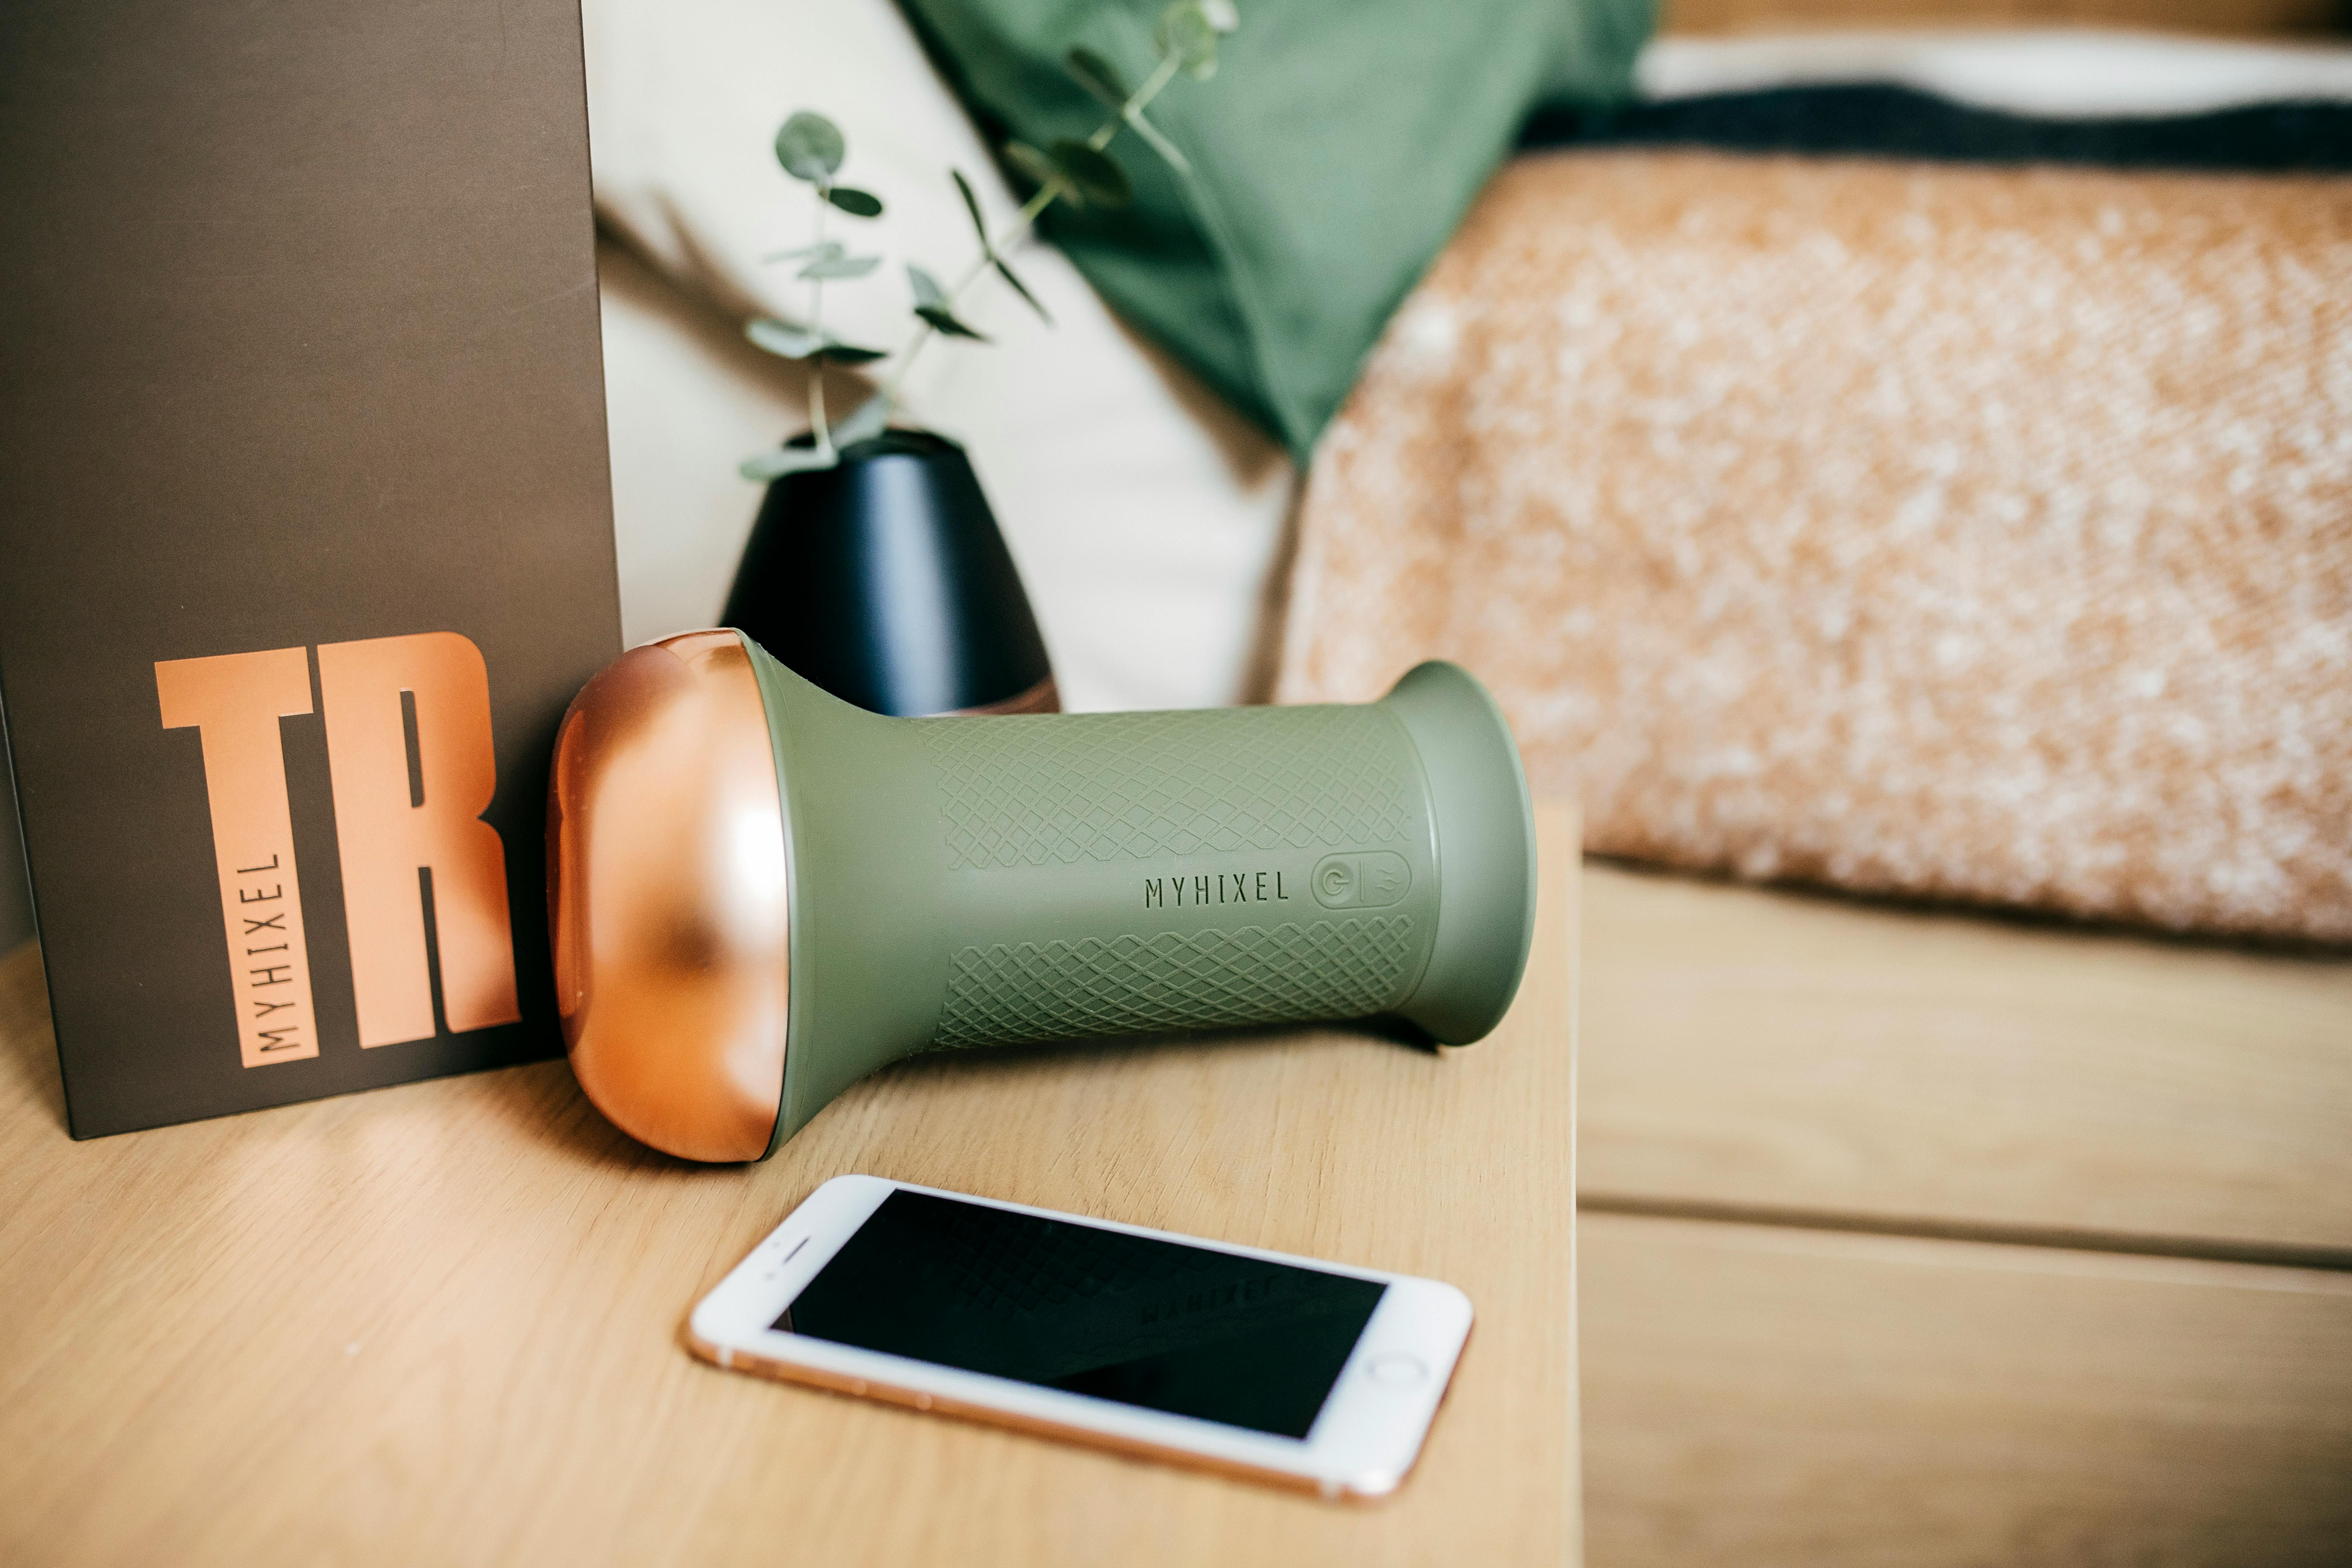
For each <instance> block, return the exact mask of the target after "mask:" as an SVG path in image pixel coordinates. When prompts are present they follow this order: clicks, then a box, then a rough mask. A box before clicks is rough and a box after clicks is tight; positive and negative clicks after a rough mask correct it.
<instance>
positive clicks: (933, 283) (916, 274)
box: [907, 261, 948, 310]
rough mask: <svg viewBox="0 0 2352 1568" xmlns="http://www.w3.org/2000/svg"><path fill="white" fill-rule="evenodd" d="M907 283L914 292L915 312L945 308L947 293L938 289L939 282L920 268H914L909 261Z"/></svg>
mask: <svg viewBox="0 0 2352 1568" xmlns="http://www.w3.org/2000/svg"><path fill="white" fill-rule="evenodd" d="M907 282H908V284H909V285H910V286H911V287H912V288H913V289H914V290H915V308H916V309H917V310H922V309H924V308H925V307H927V306H936V307H939V308H940V309H945V308H946V306H947V302H948V291H947V290H946V289H942V288H940V280H939V279H936V278H934V277H932V276H931V275H930V274H929V272H926V271H924V270H923V269H922V268H919V267H918V266H916V265H915V264H914V263H913V262H911V261H909V262H908V263H907Z"/></svg>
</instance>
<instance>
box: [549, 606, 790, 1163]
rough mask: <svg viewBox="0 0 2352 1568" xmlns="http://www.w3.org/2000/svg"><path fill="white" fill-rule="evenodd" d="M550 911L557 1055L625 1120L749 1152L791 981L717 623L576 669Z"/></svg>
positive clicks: (667, 1135) (756, 764)
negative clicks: (559, 1040)
mask: <svg viewBox="0 0 2352 1568" xmlns="http://www.w3.org/2000/svg"><path fill="white" fill-rule="evenodd" d="M549 795H550V798H549V803H548V804H549V811H548V865H549V867H550V868H551V871H552V872H553V875H552V876H551V878H550V879H549V884H548V901H549V910H548V914H549V921H550V924H551V928H552V934H553V939H554V947H555V982H556V993H557V1006H558V1010H559V1012H560V1013H561V1014H562V1019H563V1037H564V1043H565V1047H566V1048H567V1049H568V1050H569V1052H570V1053H571V1058H572V1071H573V1072H574V1074H576V1075H577V1076H578V1078H579V1079H580V1084H581V1087H582V1088H583V1089H584V1090H585V1091H586V1092H587V1095H588V1098H589V1099H590V1100H593V1101H594V1102H595V1105H596V1107H597V1109H598V1110H602V1111H603V1112H604V1114H605V1115H606V1116H608V1117H610V1118H611V1119H612V1121H614V1123H615V1124H616V1125H618V1126H619V1127H620V1128H621V1129H622V1131H625V1132H627V1133H629V1134H630V1135H631V1136H633V1137H635V1138H637V1139H640V1140H642V1141H643V1142H647V1143H650V1144H652V1145H654V1146H655V1147H656V1148H658V1149H664V1150H667V1151H668V1152H671V1153H674V1154H677V1155H680V1156H683V1157H684V1158H687V1159H690V1160H707V1161H735V1160H756V1159H758V1158H760V1157H761V1154H763V1153H764V1152H766V1151H767V1148H768V1144H769V1142H770V1139H771V1137H772V1134H773V1133H774V1131H775V1125H776V1116H777V1112H778V1110H779V1106H780V1103H781V1099H782V1086H783V1076H784V1074H783V1069H784V1049H785V1038H784V1032H785V1019H786V1011H787V1004H788V1001H789V999H790V995H791V943H790V931H789V926H788V920H787V915H788V906H787V898H786V883H787V875H786V860H785V847H784V839H783V811H782V797H781V795H780V793H779V790H778V784H777V778H776V766H775V756H774V752H773V751H772V749H771V744H770V742H769V736H768V721H767V716H766V713H765V710H764V709H763V708H762V705H761V698H760V689H759V684H758V681H757V679H756V678H755V677H754V676H753V674H752V670H751V659H750V657H749V656H748V655H747V654H746V653H745V651H744V648H743V644H742V641H741V639H740V637H737V636H736V634H735V633H733V632H731V631H713V632H692V633H688V634H687V635H685V636H682V637H670V638H667V639H666V640H664V641H661V642H657V643H650V644H647V645H646V646H645V647H639V648H635V649H632V650H631V651H630V652H628V653H626V654H625V655H623V656H622V657H621V658H619V659H618V660H616V661H615V662H614V663H613V664H611V665H609V666H607V667H606V668H604V671H603V672H602V673H601V674H599V675H598V676H597V677H596V678H595V679H593V680H592V681H590V682H589V683H588V685H587V687H586V688H585V689H583V690H582V691H581V693H580V695H579V697H578V698H576V699H574V700H573V701H572V710H571V711H570V712H569V713H568V714H566V715H565V717H564V721H563V729H562V734H561V736H560V737H559V738H558V740H557V742H556V751H555V765H554V772H553V775H552V777H551V781H550V784H549Z"/></svg>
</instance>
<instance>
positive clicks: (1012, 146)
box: [1004, 142, 1062, 185]
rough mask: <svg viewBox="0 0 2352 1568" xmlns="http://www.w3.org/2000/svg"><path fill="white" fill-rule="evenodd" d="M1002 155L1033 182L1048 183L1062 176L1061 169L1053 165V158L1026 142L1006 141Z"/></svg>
mask: <svg viewBox="0 0 2352 1568" xmlns="http://www.w3.org/2000/svg"><path fill="white" fill-rule="evenodd" d="M1004 157H1005V161H1006V162H1008V163H1011V164H1012V165H1013V167H1014V168H1016V169H1018V170H1020V171H1021V172H1022V173H1023V174H1026V175H1027V176H1029V180H1030V183H1031V184H1039V185H1050V184H1053V183H1054V182H1055V181H1056V180H1058V179H1060V178H1061V177H1062V171H1061V170H1059V169H1057V168H1055V166H1054V160H1052V159H1051V158H1048V157H1047V156H1045V153H1040V152H1039V151H1037V149H1036V148H1034V147H1032V146H1031V145H1029V143H1028V142H1006V143H1005V144H1004Z"/></svg>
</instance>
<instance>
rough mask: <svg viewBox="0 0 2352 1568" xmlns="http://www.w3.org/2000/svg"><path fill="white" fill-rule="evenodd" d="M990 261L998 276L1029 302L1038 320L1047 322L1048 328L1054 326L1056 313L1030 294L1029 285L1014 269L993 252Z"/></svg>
mask: <svg viewBox="0 0 2352 1568" xmlns="http://www.w3.org/2000/svg"><path fill="white" fill-rule="evenodd" d="M988 259H989V261H990V263H991V264H992V265H993V266H994V267H995V268H996V275H997V276H998V277H1000V278H1002V279H1004V280H1005V282H1007V283H1009V284H1011V285H1012V286H1013V292H1014V293H1015V294H1018V295H1020V296H1021V297H1022V298H1023V299H1024V300H1028V301H1029V308H1030V309H1031V310H1034V311H1036V312H1037V319H1038V320H1039V321H1043V322H1045V324H1046V325H1047V326H1049V327H1050V326H1052V325H1053V324H1054V312H1053V311H1051V310H1047V309H1045V306H1044V305H1043V304H1041V303H1039V302H1038V300H1037V296H1036V295H1034V294H1032V293H1031V292H1029V285H1028V284H1026V283H1024V282H1023V281H1021V279H1020V278H1019V277H1018V276H1016V275H1015V274H1014V272H1013V268H1010V267H1007V266H1006V265H1005V264H1004V258H1003V257H1001V256H998V255H995V254H994V253H991V254H990V256H989V258H988Z"/></svg>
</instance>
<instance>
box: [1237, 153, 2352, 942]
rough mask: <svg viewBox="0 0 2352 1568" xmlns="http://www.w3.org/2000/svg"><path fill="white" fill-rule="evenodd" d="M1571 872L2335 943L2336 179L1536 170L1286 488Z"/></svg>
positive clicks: (1358, 594) (1658, 157)
mask: <svg viewBox="0 0 2352 1568" xmlns="http://www.w3.org/2000/svg"><path fill="white" fill-rule="evenodd" d="M1299 551H1300V553H1299V559H1298V563H1297V574H1296V579H1295V583H1294V586H1293V597H1292V612H1291V622H1290V626H1289V629H1288V633H1287V641H1286V647H1285V651H1284V658H1283V667H1282V670H1281V674H1280V677H1279V680H1278V688H1277V689H1278V696H1279V698H1280V699H1281V700H1286V701H1301V700H1322V699H1349V700H1353V699H1360V698H1363V697H1368V696H1370V695H1373V694H1375V693H1377V692H1378V691H1379V690H1380V689H1381V688H1382V687H1383V686H1385V685H1386V683H1387V682H1388V681H1389V680H1391V679H1392V678H1393V677H1394V676H1395V675H1396V674H1397V673H1399V672H1400V671H1401V670H1402V669H1403V668H1406V667H1408V666H1410V665H1411V664H1412V663H1413V662H1414V661H1415V660H1417V659H1420V658H1425V657H1430V656H1443V657H1446V658H1454V659H1458V660H1460V661H1461V662H1463V663H1464V664H1465V665H1467V666H1469V667H1470V668H1473V669H1475V670H1476V671H1477V672H1478V673H1479V674H1480V675H1481V676H1483V677H1484V678H1485V679H1486V680H1487V681H1488V682H1490V683H1491V684H1492V685H1493V687H1494V688H1495V689H1496V694H1497V696H1498V697H1500V699H1501V700H1502V701H1503V704H1504V706H1505V708H1506V709H1507V710H1508V711H1509V713H1510V716H1511V719H1512V721H1513V723H1514V724H1515V725H1516V726H1517V730H1518V733H1519V736H1520V740H1521V743H1522V745H1523V746H1524V747H1525V749H1526V753H1527V757H1528V764H1529V768H1530V771H1531V772H1532V773H1533V774H1534V775H1535V777H1536V779H1537V782H1538V787H1539V788H1541V787H1549V788H1554V789H1568V790H1572V791H1573V792H1575V793H1577V794H1578V795H1580V796H1581V797H1582V799H1583V802H1584V807H1585V820H1586V825H1587V831H1588V843H1589V845H1590V847H1591V848H1593V849H1595V850H1599V851H1603V852H1608V853H1614V854H1621V855H1626V856H1633V857H1639V858H1651V859H1656V860H1661V861H1667V862H1671V863H1675V864H1678V865H1684V866H1692V867H1708V868H1727V869H1730V870H1733V871H1736V872H1738V873H1740V874H1743V875H1747V876H1751V877H1779V878H1793V879H1818V880H1823V881H1828V882H1832V883H1836V884H1840V885H1843V886H1845V887H1849V888H1855V889H1879V890H1894V891H1901V892H1905V893H1912V894H1922V895H1929V896H1937V897H1957V898H1962V899H1970V900H1990V901H1996V902H2000V903H2007V904H2016V905H2032V906H2042V907H2046V908H2051V909H2055V910H2065V911H2069V912H2072V913H2074V914H2079V915H2085V916H2094V917H2104V918H2116V919H2124V920H2133V921H2148V922H2153V923H2155V924H2158V925H2163V926H2168V927H2175V928H2182V929H2200V930H2210V931H2243V932H2261V933H2271V934H2275V935H2283V936H2291V937H2308V938H2318V939H2323V940H2327V941H2337V942H2340V941H2345V940H2352V181H2344V180H2329V179H2304V178H2268V177H2264V178H2255V177H2234V176H2210V175H2197V176H2189V175H2157V174H2121V173H2109V172H2105V171H2095V170H2081V169H2071V170H2061V169H2036V170H2024V171H1997V170H1990V169H1975V168H1964V167H1953V166H1932V165H1920V164H1894V163H1871V162H1856V161H1847V162H1841V161H1817V160H1802V159H1780V158H1742V157H1733V156H1725V155H1717V154H1712V153H1562V154H1551V155H1546V156H1541V157H1534V158H1528V159H1523V160H1521V161H1520V162H1518V163H1516V164H1514V165H1512V166H1511V167H1509V168H1507V170H1506V171H1505V172H1504V173H1503V174H1501V175H1500V176H1499V177H1498V178H1497V179H1496V182H1495V184H1493V186H1492V187H1491V188H1490V189H1489V191H1488V192H1487V193H1486V196H1485V197H1484V198H1483V200H1482V202H1481V204H1480V205H1479V206H1478V207H1477V208H1476V209H1475V212H1474V214H1473V215H1472V216H1471V219H1470V221H1469V222H1468V224H1467V225H1466V226H1465V228H1464V229H1463V230H1462V232H1461V234H1460V235H1459V236H1458V237H1456V239H1455V240H1454V244H1453V246H1452V247H1451V248H1450V249H1449V250H1448V251H1447V252H1446V254H1445V256H1444V258H1443V259H1442V260H1441V262H1440V263H1439V265H1438V266H1437V268H1435V269H1434V271H1433V273H1432V275H1431V276H1430V277H1429V279H1427V280H1426V281H1425V282H1424V284H1423V286H1422V288H1421V289H1420V290H1419V291H1418V292H1417V293H1416V294H1414V295H1413V296H1412V299H1411V300H1410V301H1409V302H1408V303H1407V304H1406V306H1405V307H1404V308H1403V310H1402V311H1401V312H1400V313H1399V314H1398V316H1397V317H1396V319H1395V320H1394V321H1392V322H1391V326H1390V328H1389V331H1388V333H1387V336H1386V338H1385V339H1384V341H1383V342H1382V344H1381V348H1380V350H1379V352H1378V353H1377V354H1376V355H1375V357H1374V358H1373V360H1372V362H1371V363H1370V368H1369V371H1368V373H1367V374H1366V375H1365V377H1364V380H1363V382H1362V384H1360V386H1359V388H1358V389H1357V391H1356V393H1355V395H1354V397H1353V399H1352V401H1351V402H1350V403H1349V405H1348V406H1347V408H1346V410H1345V412H1344V413H1343V415H1342V416H1341V417H1340V419H1339V422H1338V424H1337V425H1336V426H1334V427H1333V428H1332V430H1331V432H1330V434H1329V435H1328V437H1327V438H1326V439H1325V441H1324V443H1323V445H1322V447H1321V448H1320V450H1319V452H1318V458H1317V462H1316V465H1315V468H1314V471H1313V474H1312V476H1311V479H1310V482H1309V488H1308V491H1307V498H1306V500H1305V502H1304V508H1303V514H1302V522H1301V535H1300V544H1299Z"/></svg>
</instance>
